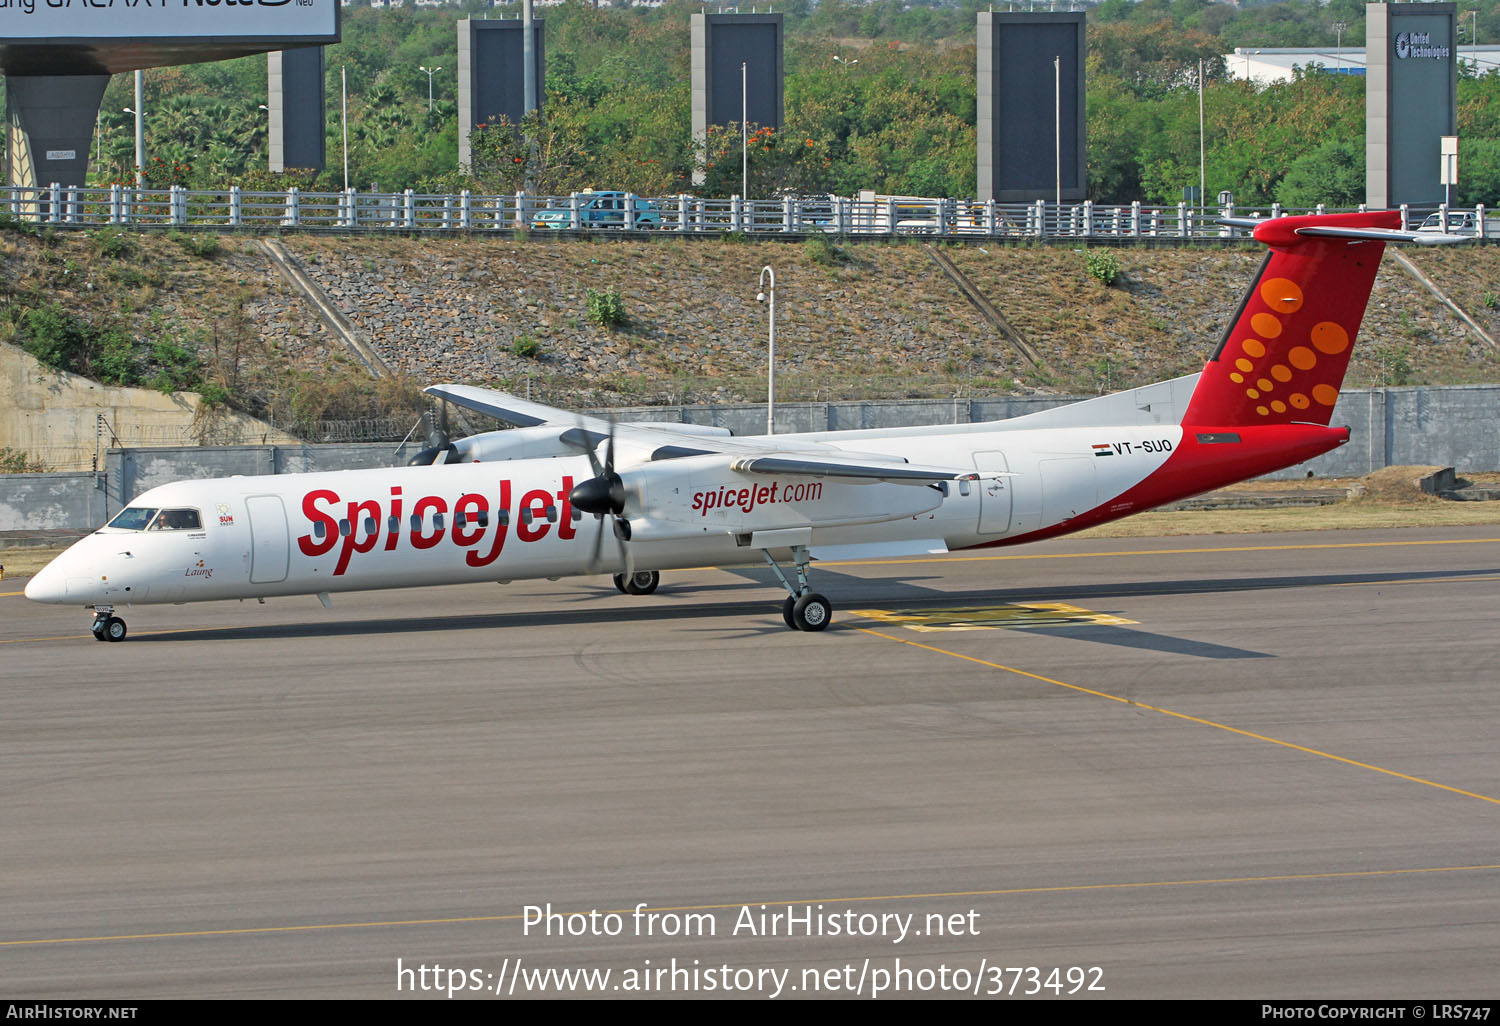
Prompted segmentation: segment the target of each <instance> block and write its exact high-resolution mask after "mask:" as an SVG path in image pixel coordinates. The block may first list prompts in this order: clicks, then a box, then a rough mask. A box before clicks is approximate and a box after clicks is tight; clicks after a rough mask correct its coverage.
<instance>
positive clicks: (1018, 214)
mask: <svg viewBox="0 0 1500 1026" xmlns="http://www.w3.org/2000/svg"><path fill="white" fill-rule="evenodd" d="M596 199H597V196H596V194H591V193H573V194H571V195H568V196H533V195H529V194H527V193H524V192H518V193H515V194H514V195H501V196H485V195H478V194H473V193H469V192H460V193H457V194H447V195H442V194H424V193H417V192H413V191H412V190H410V189H408V190H406V191H405V192H361V191H359V190H357V189H350V190H348V191H347V192H332V193H328V192H302V191H301V190H299V189H296V188H291V189H287V190H286V191H285V192H255V191H249V190H243V189H240V188H239V187H238V186H236V187H233V188H230V189H218V190H190V189H185V188H183V187H181V186H172V187H170V188H166V189H145V188H134V187H131V186H124V185H112V186H109V187H108V188H82V187H73V186H61V185H49V186H45V187H39V188H29V187H24V186H9V187H5V188H0V213H3V214H8V215H9V217H10V218H11V219H13V220H14V221H17V222H21V223H24V224H29V225H36V226H39V227H40V226H49V225H50V226H54V227H57V228H91V227H103V226H108V225H118V226H122V227H131V228H142V227H167V228H230V229H234V228H260V229H283V228H285V229H325V230H336V231H345V232H349V231H361V230H367V231H440V232H447V231H481V232H483V231H505V232H516V231H534V232H550V231H562V232H621V231H625V232H671V233H674V234H704V233H707V234H720V235H726V234H738V235H746V236H766V235H799V236H807V235H841V236H905V235H926V236H937V237H943V236H953V237H981V238H990V239H1079V238H1087V239H1099V240H1118V241H1124V240H1128V239H1200V240H1203V239H1223V238H1233V237H1241V236H1243V235H1244V234H1246V233H1245V231H1244V230H1243V229H1234V228H1227V227H1225V226H1223V225H1220V224H1218V223H1216V222H1217V221H1218V219H1219V218H1221V217H1234V216H1238V217H1280V216H1282V215H1285V214H1305V213H1327V212H1329V211H1330V210H1331V209H1333V208H1325V207H1324V206H1322V205H1319V206H1318V207H1316V208H1311V209H1308V208H1296V209H1293V208H1283V207H1281V206H1280V205H1276V206H1272V207H1255V208H1245V207H1236V206H1234V205H1228V206H1216V207H1193V206H1189V205H1187V204H1185V203H1179V204H1176V205H1175V206H1171V205H1166V206H1163V205H1157V204H1149V203H1130V204H1103V203H1093V202H1088V201H1085V202H1082V203H1064V204H1058V203H1053V202H1049V201H1046V200H1040V199H1039V200H1035V201H1034V202H1030V203H997V202H994V201H993V200H990V201H980V200H957V199H926V198H915V199H914V198H906V197H877V198H875V199H868V198H866V199H851V198H846V197H840V196H817V197H794V196H787V197H783V198H781V199H772V200H742V199H741V198H740V197H738V196H730V197H728V198H722V199H717V198H705V197H701V196H691V195H686V194H683V195H677V196H661V197H652V198H645V197H642V199H644V200H645V202H644V204H637V203H626V204H623V206H624V207H625V209H623V210H598V209H594V207H593V205H592V204H593V201H594V200H596ZM1358 209H1361V210H1362V209H1364V208H1363V207H1360V208H1358ZM1436 210H1437V212H1438V214H1439V215H1440V216H1441V217H1442V218H1443V219H1444V221H1445V223H1448V224H1449V227H1450V230H1453V231H1456V232H1458V233H1460V234H1475V235H1478V236H1479V237H1481V238H1483V237H1487V236H1488V237H1497V236H1500V230H1497V227H1496V225H1495V224H1492V223H1490V222H1489V221H1488V220H1487V219H1486V217H1485V208H1484V207H1483V206H1479V207H1474V208H1459V207H1452V208H1449V207H1446V206H1439V207H1437V208H1436ZM543 212H548V216H547V217H545V218H544V217H541V216H540V215H542V213H543ZM1401 212H1402V219H1403V225H1416V224H1421V223H1422V220H1423V219H1424V218H1425V217H1427V216H1429V215H1430V213H1431V210H1430V209H1423V210H1420V211H1417V210H1412V209H1408V208H1407V207H1406V206H1403V207H1402V208H1401Z"/></svg>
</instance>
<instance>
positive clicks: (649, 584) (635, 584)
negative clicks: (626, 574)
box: [625, 570, 661, 595]
mask: <svg viewBox="0 0 1500 1026" xmlns="http://www.w3.org/2000/svg"><path fill="white" fill-rule="evenodd" d="M660 583H661V574H659V573H657V572H656V571H655V570H637V571H636V572H635V573H633V574H631V575H630V578H629V579H628V580H626V582H625V593H626V594H627V595H649V594H651V593H652V592H653V591H655V590H656V586H657V585H658V584H660Z"/></svg>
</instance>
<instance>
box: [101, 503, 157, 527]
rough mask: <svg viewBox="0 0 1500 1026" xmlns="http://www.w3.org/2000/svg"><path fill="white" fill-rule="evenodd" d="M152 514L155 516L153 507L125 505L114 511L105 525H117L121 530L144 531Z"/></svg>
mask: <svg viewBox="0 0 1500 1026" xmlns="http://www.w3.org/2000/svg"><path fill="white" fill-rule="evenodd" d="M154 516H156V510H154V509H147V508H145V507H144V506H127V507H126V508H125V509H122V510H120V512H118V513H116V514H115V518H114V519H113V520H111V521H110V522H109V523H108V524H106V525H105V526H106V527H117V528H119V529H120V530H122V531H144V530H145V529H146V525H147V524H149V523H151V518H152V517H154Z"/></svg>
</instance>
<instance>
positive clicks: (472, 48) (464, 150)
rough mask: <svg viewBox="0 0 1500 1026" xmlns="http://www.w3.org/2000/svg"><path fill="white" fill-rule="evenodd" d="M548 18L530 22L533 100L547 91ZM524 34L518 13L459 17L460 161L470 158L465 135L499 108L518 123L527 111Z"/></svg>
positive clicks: (466, 163) (492, 117) (464, 163)
mask: <svg viewBox="0 0 1500 1026" xmlns="http://www.w3.org/2000/svg"><path fill="white" fill-rule="evenodd" d="M546 39H547V30H546V21H545V20H544V19H542V18H533V19H532V22H531V40H532V42H531V47H532V49H531V53H532V63H533V65H534V66H535V68H536V102H537V106H538V107H540V106H541V105H542V101H543V100H544V99H545V98H546V96H547V48H546ZM525 53H526V37H525V34H524V29H523V23H522V21H521V19H519V18H494V19H479V18H462V19H460V20H459V22H458V163H459V166H461V167H467V166H469V164H470V163H472V161H473V159H474V154H473V150H472V149H471V148H470V146H469V136H470V134H472V133H473V131H474V129H475V128H476V127H477V126H479V125H483V124H486V123H487V122H490V121H494V120H495V119H496V118H498V117H499V116H500V115H501V114H504V115H505V116H506V117H507V118H509V119H510V122H511V124H513V125H519V124H520V123H521V117H522V115H523V114H525V113H526V112H525V109H524V108H525V106H526V102H525V92H526V82H525V75H524V74H523V72H524V70H525V67H526V58H525Z"/></svg>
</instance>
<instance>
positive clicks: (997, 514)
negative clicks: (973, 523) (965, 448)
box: [974, 452, 1011, 534]
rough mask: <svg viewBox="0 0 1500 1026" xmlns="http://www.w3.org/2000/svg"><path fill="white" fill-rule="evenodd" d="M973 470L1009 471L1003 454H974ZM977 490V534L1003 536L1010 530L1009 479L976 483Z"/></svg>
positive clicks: (981, 471) (995, 479) (1002, 478)
mask: <svg viewBox="0 0 1500 1026" xmlns="http://www.w3.org/2000/svg"><path fill="white" fill-rule="evenodd" d="M974 469H975V470H977V471H979V472H980V473H983V472H984V471H986V470H991V471H996V470H1009V469H1010V465H1009V464H1008V463H1006V461H1005V453H1003V452H976V453H975V454H974ZM976 487H977V488H978V489H979V533H980V534H1004V533H1005V532H1006V531H1008V530H1010V506H1011V490H1010V479H1009V478H1005V477H1001V478H994V479H991V480H985V481H979V482H977V483H976Z"/></svg>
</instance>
